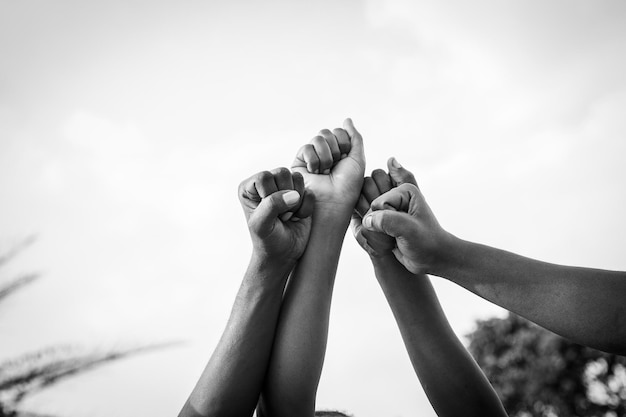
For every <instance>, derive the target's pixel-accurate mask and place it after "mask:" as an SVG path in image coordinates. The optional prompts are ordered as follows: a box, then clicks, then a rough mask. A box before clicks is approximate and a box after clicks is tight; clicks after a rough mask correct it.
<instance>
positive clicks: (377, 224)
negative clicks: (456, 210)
mask: <svg viewBox="0 0 626 417" xmlns="http://www.w3.org/2000/svg"><path fill="white" fill-rule="evenodd" d="M362 225H363V229H364V230H366V231H368V232H379V233H384V234H385V235H387V236H389V237H392V238H394V239H395V247H394V248H393V249H392V253H393V254H394V256H395V257H396V259H398V261H400V263H402V264H403V265H404V267H405V268H406V269H408V270H409V271H410V272H412V273H414V274H420V273H428V272H430V271H431V270H432V268H433V267H434V266H435V265H437V263H438V262H440V261H441V258H442V254H444V253H445V249H444V248H445V246H446V244H447V243H448V242H449V241H450V239H451V238H452V235H450V234H449V233H448V232H446V231H445V230H444V229H443V228H442V227H441V226H440V225H439V222H437V219H436V218H435V215H434V214H433V212H432V210H431V209H430V207H429V206H428V204H427V203H426V200H425V199H424V196H423V195H422V193H421V191H420V190H419V188H418V187H417V185H416V184H415V180H413V183H411V182H406V183H404V184H401V185H398V187H396V188H393V189H391V190H390V191H388V192H387V193H385V194H383V195H381V196H379V197H377V198H376V199H375V200H374V201H372V203H371V211H370V212H368V213H367V214H366V215H365V216H364V217H363V223H362Z"/></svg>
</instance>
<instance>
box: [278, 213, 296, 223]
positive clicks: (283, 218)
mask: <svg viewBox="0 0 626 417" xmlns="http://www.w3.org/2000/svg"><path fill="white" fill-rule="evenodd" d="M291 216H293V213H292V212H290V211H288V212H287V213H283V214H281V215H280V219H281V220H282V221H284V222H286V221H287V220H289V219H291Z"/></svg>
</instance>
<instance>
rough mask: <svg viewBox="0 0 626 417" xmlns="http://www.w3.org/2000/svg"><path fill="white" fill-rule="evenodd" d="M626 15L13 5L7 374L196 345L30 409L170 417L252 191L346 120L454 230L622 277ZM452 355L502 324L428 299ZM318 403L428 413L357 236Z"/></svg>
mask: <svg viewBox="0 0 626 417" xmlns="http://www.w3.org/2000/svg"><path fill="white" fill-rule="evenodd" d="M625 19H626V3H624V2H621V1H601V0H598V1H594V2H590V1H572V0H567V1H566V0H559V1H549V2H548V1H538V0H535V1H527V0H525V1H521V0H520V1H510V2H501V1H495V0H493V1H486V0H479V1H474V2H464V1H460V0H459V1H447V2H439V1H410V0H384V1H383V0H371V1H363V2H360V1H342V2H334V1H318V2H304V1H302V2H294V1H271V2H270V1H267V2H253V1H231V2H218V1H205V2H199V1H194V2H192V1H178V2H170V3H166V2H145V3H143V4H141V3H140V2H114V1H107V2H99V3H95V2H82V1H75V2H70V1H56V2H47V1H19V2H18V1H1V2H0V246H1V248H3V249H6V248H9V247H11V245H13V244H15V243H16V242H18V241H19V240H20V239H22V238H24V237H25V236H29V235H32V234H35V235H37V236H38V240H37V242H36V243H35V244H34V245H33V246H32V247H31V248H30V249H28V251H27V252H25V253H24V254H23V255H22V256H21V257H20V258H19V259H18V260H16V261H15V262H14V263H13V264H12V265H11V268H10V269H7V270H5V271H3V275H2V276H0V280H3V281H5V280H7V279H8V278H10V277H11V276H12V275H11V274H12V273H13V272H15V273H17V272H25V271H26V272H27V271H39V272H41V273H42V274H43V277H42V279H41V280H40V281H39V282H37V283H35V284H33V285H32V286H30V287H29V288H27V289H24V290H23V291H21V292H20V293H19V294H17V295H15V296H13V297H12V298H10V299H8V300H7V301H3V303H2V305H1V306H0V360H2V359H5V358H8V357H11V356H15V355H17V354H19V353H21V352H26V351H29V350H35V349H38V348H40V347H42V346H48V345H53V344H55V343H77V344H84V345H86V346H96V347H107V346H119V345H125V344H141V343H151V342H158V341H171V340H180V341H183V342H185V343H184V344H183V345H180V346H179V347H176V348H171V349H169V350H166V351H161V352H155V353H151V354H147V355H145V356H142V357H136V358H133V359H128V360H125V361H121V362H119V363H116V364H112V365H109V366H107V367H102V368H99V369H98V370H96V371H93V372H90V373H88V374H85V375H84V376H81V377H77V378H75V379H73V380H68V381H67V382H65V383H62V384H59V385H58V386H57V387H55V388H53V389H50V390H48V391H45V392H43V393H42V394H39V395H37V396H34V397H32V398H31V399H30V400H28V401H27V402H26V403H25V405H26V406H28V407H30V408H31V409H33V410H39V411H42V412H43V411H46V412H54V413H57V414H58V415H63V416H66V417H79V416H81V417H82V416H85V415H89V416H90V417H105V416H107V417H108V416H116V417H125V416H128V417H130V416H137V415H151V416H155V417H159V416H163V417H165V416H172V415H175V414H176V413H177V412H178V410H179V409H180V407H181V406H182V404H183V402H184V401H185V399H186V397H187V395H188V394H189V392H190V391H191V388H192V387H193V385H194V384H195V381H196V379H197V377H198V376H199V374H200V372H201V371H202V368H203V367H204V364H205V363H206V360H207V359H208V357H209V355H210V353H211V351H212V349H213V348H214V346H215V344H216V343H217V340H218V338H219V336H220V334H221V332H222V329H223V326H224V325H225V322H226V319H227V317H228V314H229V312H230V306H231V304H232V301H233V298H234V295H235V293H236V290H237V287H238V285H239V282H240V279H241V277H242V274H243V271H244V270H245V267H246V263H247V260H248V257H249V255H250V244H249V238H248V232H247V229H246V227H245V222H244V219H243V215H242V212H241V209H240V208H239V204H238V201H237V196H236V188H237V184H238V183H239V182H240V181H241V180H242V179H244V178H246V177H248V176H250V175H251V174H253V173H255V172H257V171H259V170H262V169H271V168H275V167H278V166H289V165H290V163H291V161H292V159H293V156H294V155H295V152H296V151H297V149H298V148H299V147H300V146H301V145H302V144H304V143H306V142H308V141H309V140H310V139H311V138H312V137H313V136H314V135H315V134H316V133H317V131H318V130H320V129H322V128H334V127H337V126H340V125H341V122H342V121H343V119H344V118H345V117H352V118H353V120H354V122H355V124H356V126H357V128H359V129H360V131H361V132H362V134H363V137H364V141H365V147H366V156H367V165H368V166H367V171H368V172H370V171H371V170H372V169H374V168H378V167H384V164H385V161H386V160H387V158H388V157H389V156H392V155H393V156H396V157H397V158H398V160H399V161H400V162H401V163H402V164H403V165H404V166H405V167H407V168H409V169H411V170H412V171H413V172H414V173H415V175H416V177H417V179H418V182H419V183H420V187H421V188H422V190H423V192H424V194H425V195H426V198H427V199H428V201H429V203H430V204H431V207H432V208H433V210H434V212H435V213H436V215H437V217H438V218H439V221H440V223H441V224H442V225H443V227H444V228H446V229H448V230H449V231H451V232H452V233H454V234H456V235H457V236H459V237H462V238H465V239H469V240H474V241H479V242H482V243H486V244H490V245H495V246H498V247H502V248H505V249H508V250H512V251H515V252H518V253H521V254H524V255H527V256H531V257H535V258H539V259H542V260H545V261H550V262H557V263H566V264H572V265H586V266H593V267H599V268H606V269H618V270H626V257H624V248H625V247H626V217H625V216H624V213H626V192H625V191H626V164H624V155H626V117H624V115H625V113H626V77H624V74H626V25H624V21H626V20H625ZM433 281H434V284H435V286H436V289H437V291H438V294H439V296H440V299H441V302H442V304H443V306H444V309H445V311H446V313H447V314H448V317H449V319H450V321H451V324H452V326H453V328H454V329H455V331H456V332H457V334H459V335H460V336H463V335H465V334H467V333H468V332H469V331H471V330H472V328H473V326H474V322H475V320H476V319H484V318H488V317H493V316H501V315H502V314H503V312H502V310H500V309H499V308H497V307H495V306H493V305H491V304H490V303H488V302H486V301H484V300H482V299H479V298H478V297H476V296H473V295H472V294H469V293H467V292H466V291H464V290H461V289H459V288H457V287H455V286H454V285H452V284H449V283H447V282H444V281H442V280H440V279H438V278H434V279H433ZM318 407H319V408H336V409H341V410H344V411H348V412H350V413H352V414H354V415H355V416H356V417H373V416H379V415H386V416H391V417H396V416H398V417H400V416H407V417H408V416H414V415H420V416H434V412H433V411H432V409H431V407H430V405H429V404H428V401H427V400H426V397H425V395H424V394H423V391H422V390H421V387H420V385H419V383H418V381H417V378H416V377H415V376H414V374H413V371H412V368H411V366H410V362H409V360H408V357H407V355H406V353H405V351H404V347H403V345H402V342H401V339H400V336H399V332H398V330H397V328H396V327H395V323H394V321H393V318H392V315H391V313H390V311H389V309H388V307H387V305H386V302H385V300H384V297H383V296H382V293H381V291H380V289H379V288H378V285H377V283H376V280H375V278H374V275H373V272H372V269H371V266H370V265H369V262H368V258H367V256H366V254H365V253H364V252H362V251H361V250H360V248H359V247H358V245H357V244H356V243H355V242H354V241H353V239H352V237H351V236H347V237H346V240H345V244H344V249H343V252H342V258H341V261H340V266H339V271H338V277H337V284H336V290H335V296H334V299H333V310H332V316H331V329H330V335H329V344H328V352H327V359H326V364H325V368H324V373H323V375H322V380H321V383H320V388H319V395H318Z"/></svg>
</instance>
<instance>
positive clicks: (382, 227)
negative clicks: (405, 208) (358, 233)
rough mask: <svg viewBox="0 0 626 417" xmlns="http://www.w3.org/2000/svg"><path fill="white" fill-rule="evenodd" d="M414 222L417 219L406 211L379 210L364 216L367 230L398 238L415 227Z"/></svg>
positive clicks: (364, 225) (364, 224)
mask: <svg viewBox="0 0 626 417" xmlns="http://www.w3.org/2000/svg"><path fill="white" fill-rule="evenodd" d="M414 222H415V220H413V218H412V217H411V216H410V215H409V214H407V213H404V212H399V211H394V210H377V211H373V212H371V213H369V214H367V215H366V216H365V217H364V218H363V227H364V228H365V230H370V231H372V232H380V233H384V234H386V235H388V236H391V237H394V238H397V237H401V236H404V235H406V234H407V232H409V230H411V229H412V228H413V227H414Z"/></svg>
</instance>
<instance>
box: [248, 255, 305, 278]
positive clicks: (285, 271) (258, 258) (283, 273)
mask: <svg viewBox="0 0 626 417" xmlns="http://www.w3.org/2000/svg"><path fill="white" fill-rule="evenodd" d="M296 262H297V261H296V260H295V259H289V258H287V257H285V256H271V255H268V254H267V253H264V252H262V251H259V250H253V251H252V256H251V257H250V263H249V266H248V269H249V270H252V271H255V272H256V274H257V275H261V276H265V277H267V278H268V279H270V280H276V281H280V280H281V279H286V278H287V277H288V276H289V274H290V273H291V271H292V270H293V268H294V267H295V265H296Z"/></svg>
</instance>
